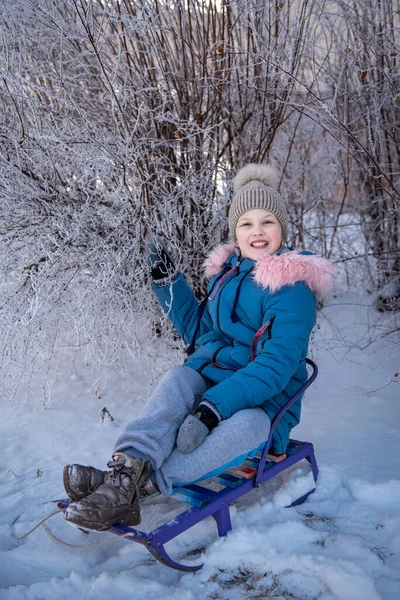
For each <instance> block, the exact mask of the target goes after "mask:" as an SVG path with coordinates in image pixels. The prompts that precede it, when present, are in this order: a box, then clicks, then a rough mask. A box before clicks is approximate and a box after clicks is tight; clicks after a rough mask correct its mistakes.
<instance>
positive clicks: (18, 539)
mask: <svg viewBox="0 0 400 600" xmlns="http://www.w3.org/2000/svg"><path fill="white" fill-rule="evenodd" d="M60 512H64V509H62V508H60V509H58V510H56V511H54V512H52V513H50V514H49V515H47V516H46V517H43V519H41V520H40V521H39V522H38V523H36V525H35V526H34V527H32V529H30V530H29V531H27V532H26V533H24V535H22V536H20V537H18V536H16V535H15V534H14V532H13V531H12V528H13V527H14V525H15V524H16V523H17V522H18V519H19V518H20V516H21V515H22V514H23V513H20V514H19V515H18V517H16V518H15V519H14V521H13V522H12V523H11V537H12V538H14V540H17V541H18V542H20V541H21V540H23V539H25V538H26V537H28V536H29V535H31V533H33V532H34V531H35V530H36V529H38V527H40V526H41V525H43V527H44V530H45V531H46V533H47V534H48V535H49V536H50V537H51V538H52V539H53V540H55V541H56V542H59V543H60V544H63V546H68V547H69V548H92V547H93V546H103V545H104V544H111V542H116V541H117V540H119V539H120V538H125V537H128V536H129V535H131V534H130V533H121V534H118V536H117V537H113V538H111V539H109V540H102V541H101V542H95V543H93V544H70V543H69V542H64V540H62V539H60V538H59V537H57V536H56V535H54V533H52V532H51V531H50V529H49V527H48V526H47V524H45V522H46V521H48V520H49V519H51V517H54V516H55V515H58V514H59V513H60Z"/></svg>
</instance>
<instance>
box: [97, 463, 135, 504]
mask: <svg viewBox="0 0 400 600" xmlns="http://www.w3.org/2000/svg"><path fill="white" fill-rule="evenodd" d="M107 467H108V468H109V469H112V471H109V472H108V473H107V475H106V478H105V483H108V484H110V485H112V486H115V487H117V488H118V491H120V492H121V493H122V494H123V495H124V496H130V494H131V492H132V489H131V484H133V488H134V491H135V492H136V497H137V498H139V497H140V495H139V486H138V480H139V478H140V474H141V473H139V474H138V475H137V474H136V472H135V469H134V468H133V467H126V466H125V459H124V457H123V456H117V457H116V459H115V460H114V459H112V460H110V461H109V462H108V463H107ZM122 477H125V478H126V477H127V478H129V483H128V485H126V482H124V481H123V479H122ZM124 483H125V485H124Z"/></svg>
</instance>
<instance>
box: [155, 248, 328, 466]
mask: <svg viewBox="0 0 400 600" xmlns="http://www.w3.org/2000/svg"><path fill="white" fill-rule="evenodd" d="M205 266H206V275H208V276H209V277H211V279H210V282H209V286H208V301H207V305H206V307H205V310H204V312H203V314H202V315H201V320H200V321H199V304H198V302H197V301H196V299H195V297H194V295H193V292H192V290H191V288H190V287H189V285H188V284H187V282H186V281H185V279H184V277H183V275H182V274H181V273H179V274H178V275H177V276H175V277H174V278H173V279H172V280H170V281H168V280H167V281H164V282H162V284H161V285H160V284H154V283H153V290H154V292H155V293H156V295H157V297H158V300H159V302H160V304H161V306H162V308H163V310H164V312H165V313H166V314H167V315H168V317H169V319H170V320H171V322H172V324H173V325H174V326H175V328H176V329H177V331H178V333H179V334H180V336H181V337H182V338H183V340H184V341H185V342H186V343H187V344H191V342H193V341H194V346H195V350H194V352H193V354H191V355H190V356H189V357H188V359H187V360H186V362H185V366H187V367H191V368H192V369H195V370H196V371H198V372H199V373H201V374H202V375H203V376H205V377H207V379H209V380H210V381H211V382H213V384H215V385H213V386H212V387H210V389H208V391H207V392H206V393H205V394H204V397H203V400H207V401H208V402H209V403H211V404H212V405H213V406H214V407H215V408H216V409H217V411H218V413H219V414H220V416H221V418H222V419H228V418H229V417H230V416H231V415H233V414H234V413H235V412H237V411H238V410H242V409H244V408H252V407H256V406H259V407H261V408H262V409H264V410H265V411H266V412H267V414H268V416H269V418H270V420H271V421H272V419H273V418H274V416H275V415H276V414H277V413H278V411H279V410H280V408H282V406H283V405H284V404H285V403H286V401H287V400H288V399H289V397H291V396H292V395H293V394H295V393H296V392H297V391H298V389H299V388H300V387H301V386H302V385H303V384H304V382H305V381H306V379H307V370H306V362H305V358H306V356H307V351H308V341H309V337H310V334H311V331H312V329H313V327H314V325H315V320H316V302H317V297H319V296H323V295H325V294H326V293H327V292H328V291H329V289H330V288H331V285H332V267H331V265H330V263H329V262H328V261H327V260H325V259H323V258H321V257H319V256H315V255H312V254H307V253H298V252H296V251H291V250H289V249H288V248H285V247H284V248H283V249H282V250H281V251H280V252H279V253H277V254H274V255H271V256H270V255H267V256H264V257H263V258H262V259H261V260H260V261H257V262H255V261H253V260H251V259H248V258H245V259H241V260H240V259H239V257H238V256H237V254H236V253H235V251H234V246H233V244H226V245H221V246H218V247H217V248H216V249H215V250H214V251H213V252H212V253H211V254H210V256H209V257H208V259H207V261H206V263H205ZM194 336H195V339H194ZM300 410H301V398H300V399H299V400H298V401H297V402H295V404H294V405H293V406H292V407H291V408H290V410H289V411H287V412H286V413H285V415H284V416H283V417H282V419H281V420H280V422H279V424H278V426H277V428H276V430H275V434H274V437H273V443H272V445H273V450H274V451H275V452H277V453H279V454H280V453H283V452H285V450H286V446H287V444H288V441H289V434H290V430H291V429H292V427H294V426H295V425H297V423H298V422H299V420H300ZM267 434H268V432H266V438H267Z"/></svg>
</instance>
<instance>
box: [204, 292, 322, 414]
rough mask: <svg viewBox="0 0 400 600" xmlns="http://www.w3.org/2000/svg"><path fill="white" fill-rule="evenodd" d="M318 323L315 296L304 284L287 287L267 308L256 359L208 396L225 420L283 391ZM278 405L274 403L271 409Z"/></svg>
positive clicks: (304, 352)
mask: <svg viewBox="0 0 400 600" xmlns="http://www.w3.org/2000/svg"><path fill="white" fill-rule="evenodd" d="M315 320H316V297H315V294H314V293H313V292H312V291H311V290H310V289H309V288H308V287H307V286H306V285H305V284H303V283H296V284H295V285H294V286H291V287H289V286H285V287H283V288H281V289H280V290H279V291H278V292H276V293H275V294H273V295H272V296H271V297H270V300H269V302H268V304H267V306H265V307H264V316H263V323H264V324H267V323H270V324H271V326H270V327H267V328H266V330H265V332H264V333H263V335H262V336H261V337H260V338H259V340H258V342H257V347H256V357H255V359H254V360H253V361H251V362H249V363H248V365H247V366H246V367H244V368H242V369H240V370H239V371H237V372H236V373H235V374H234V375H232V376H231V377H229V378H228V379H225V380H224V381H222V382H221V383H219V384H217V385H216V386H214V387H213V388H211V389H210V390H208V391H207V392H206V393H205V394H204V398H203V399H204V400H207V401H209V402H211V403H212V404H213V405H214V406H215V407H216V408H217V410H218V411H219V413H220V415H221V417H222V418H223V419H227V418H229V417H230V416H231V415H233V414H234V413H235V412H237V411H238V410H242V409H244V408H252V407H255V406H259V405H261V404H264V405H265V404H267V405H268V400H269V399H272V398H273V396H275V395H277V394H279V393H280V392H282V390H284V389H285V387H286V386H287V384H288V382H289V380H290V378H291V377H292V376H293V375H294V373H295V372H296V370H297V369H298V367H299V363H300V361H301V360H302V358H305V354H306V350H307V347H308V340H309V337H310V334H311V331H312V329H313V327H314V325H315ZM275 405H276V403H275V402H274V401H273V400H271V407H272V406H274V407H275Z"/></svg>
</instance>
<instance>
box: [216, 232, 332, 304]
mask: <svg viewBox="0 0 400 600" xmlns="http://www.w3.org/2000/svg"><path fill="white" fill-rule="evenodd" d="M234 251H235V246H234V244H219V245H218V246H216V248H214V250H212V251H211V252H210V254H209V255H208V257H207V259H206V260H205V262H204V273H205V275H206V277H212V276H213V275H217V273H219V272H220V271H221V269H222V265H223V264H224V262H226V260H227V259H228V258H229V256H230V255H231V254H233V252H234ZM254 280H255V282H256V283H258V285H260V286H261V287H262V288H264V289H266V288H269V290H270V291H271V292H276V291H277V290H279V289H280V288H281V287H283V286H284V285H294V284H295V283H297V282H298V281H302V282H303V283H305V284H306V285H308V287H309V288H311V289H312V290H313V291H314V292H315V293H316V295H317V296H318V298H322V297H324V296H326V295H327V294H328V293H329V292H330V290H331V289H332V286H333V266H332V265H331V263H330V262H329V261H328V260H326V259H325V258H322V257H321V256H317V255H314V254H299V252H297V251H296V250H293V251H291V252H284V253H283V254H280V255H277V254H272V255H269V254H267V255H265V256H263V258H262V259H261V260H259V261H258V262H257V264H256V268H255V270H254Z"/></svg>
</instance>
